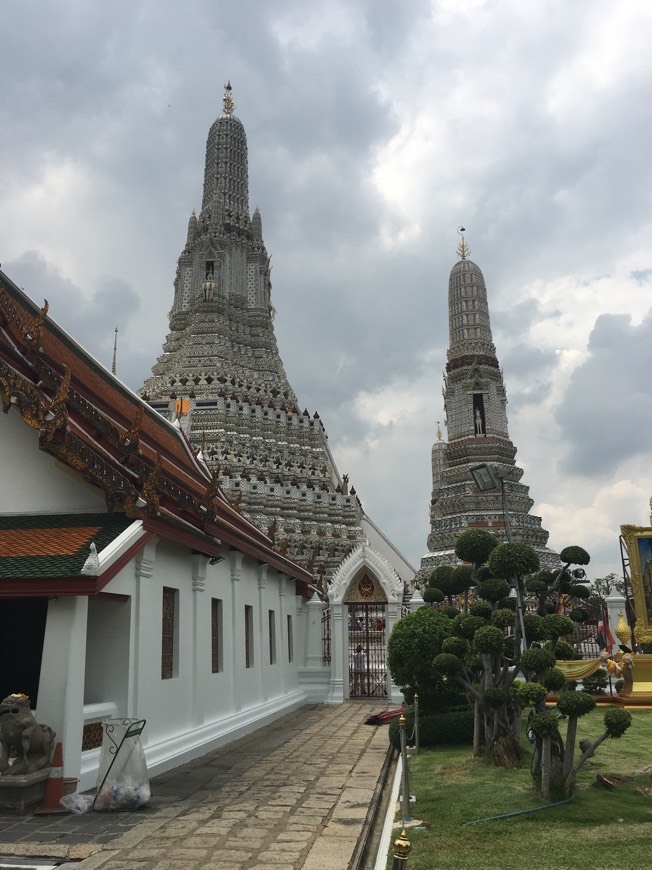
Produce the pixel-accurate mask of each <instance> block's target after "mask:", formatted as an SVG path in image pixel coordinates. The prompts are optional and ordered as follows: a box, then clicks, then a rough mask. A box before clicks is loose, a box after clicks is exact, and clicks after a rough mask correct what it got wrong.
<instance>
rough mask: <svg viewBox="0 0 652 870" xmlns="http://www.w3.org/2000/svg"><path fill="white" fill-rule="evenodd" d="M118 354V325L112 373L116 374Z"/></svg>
mask: <svg viewBox="0 0 652 870" xmlns="http://www.w3.org/2000/svg"><path fill="white" fill-rule="evenodd" d="M117 355H118V327H117V326H116V328H115V335H114V336H113V362H112V363H111V374H112V375H114V374H115V373H116V361H117Z"/></svg>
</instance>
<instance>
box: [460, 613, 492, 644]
mask: <svg viewBox="0 0 652 870" xmlns="http://www.w3.org/2000/svg"><path fill="white" fill-rule="evenodd" d="M486 624H487V621H486V619H481V618H480V617H479V616H471V614H470V613H468V614H467V615H466V616H464V615H463V614H461V615H460V616H456V617H455V619H454V620H453V631H454V632H455V634H457V635H459V636H460V637H465V638H467V640H471V639H472V638H473V635H474V634H475V633H476V631H477V630H478V629H479V628H482V627H483V626H485V625H486Z"/></svg>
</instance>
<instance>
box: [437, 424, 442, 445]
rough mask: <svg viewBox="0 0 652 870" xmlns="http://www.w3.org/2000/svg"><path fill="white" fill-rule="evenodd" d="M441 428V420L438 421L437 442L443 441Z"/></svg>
mask: <svg viewBox="0 0 652 870" xmlns="http://www.w3.org/2000/svg"><path fill="white" fill-rule="evenodd" d="M441 438H442V435H441V426H440V425H439V420H437V441H441Z"/></svg>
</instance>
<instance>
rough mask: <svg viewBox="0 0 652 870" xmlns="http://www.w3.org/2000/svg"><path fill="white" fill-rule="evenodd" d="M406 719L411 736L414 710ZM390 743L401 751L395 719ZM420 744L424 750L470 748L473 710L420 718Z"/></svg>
mask: <svg viewBox="0 0 652 870" xmlns="http://www.w3.org/2000/svg"><path fill="white" fill-rule="evenodd" d="M405 718H406V722H405V733H406V735H408V736H409V735H411V734H412V732H413V730H414V709H412V710H408V711H407V713H406V717H405ZM389 742H390V743H391V745H392V746H393V747H394V748H395V749H398V750H399V751H400V748H401V737H400V732H399V721H398V719H393V720H392V721H391V722H390V725H389ZM419 743H420V745H421V746H423V747H424V748H426V747H429V746H445V745H450V746H460V745H465V744H468V745H469V746H470V745H471V744H472V743H473V710H471V709H470V707H464V708H463V709H460V710H449V711H448V712H446V713H435V714H434V715H429V716H419Z"/></svg>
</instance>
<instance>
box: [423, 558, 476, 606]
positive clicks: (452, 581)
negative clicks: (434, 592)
mask: <svg viewBox="0 0 652 870" xmlns="http://www.w3.org/2000/svg"><path fill="white" fill-rule="evenodd" d="M458 567H459V566H458ZM467 582H468V576H467V575H464V574H460V573H459V572H457V569H456V568H455V567H454V566H453V565H440V566H439V568H435V570H434V571H433V572H432V574H431V575H430V581H429V583H428V586H429V587H433V588H435V589H439V591H440V592H442V593H443V595H444V596H445V597H446V598H448V604H449V606H451V607H452V605H453V596H454V595H460V594H461V593H462V592H464V590H465V589H467V588H468V586H467Z"/></svg>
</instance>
